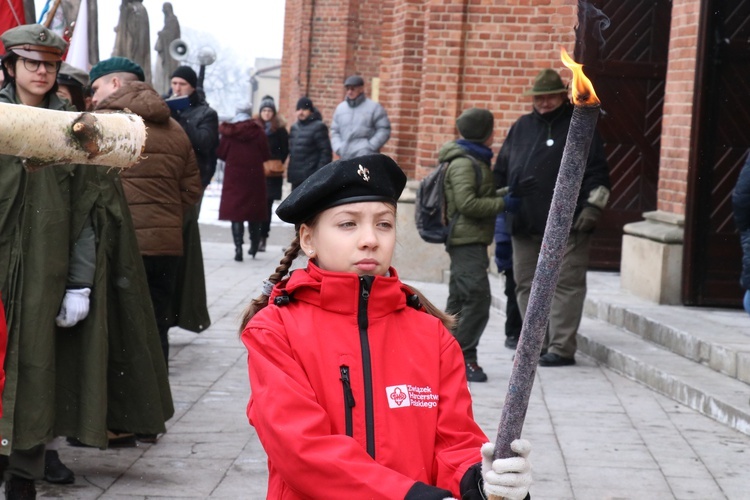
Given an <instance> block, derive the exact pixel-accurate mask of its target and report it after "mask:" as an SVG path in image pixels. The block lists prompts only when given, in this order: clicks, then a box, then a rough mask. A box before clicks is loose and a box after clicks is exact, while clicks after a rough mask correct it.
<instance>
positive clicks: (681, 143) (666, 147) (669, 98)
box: [657, 0, 700, 215]
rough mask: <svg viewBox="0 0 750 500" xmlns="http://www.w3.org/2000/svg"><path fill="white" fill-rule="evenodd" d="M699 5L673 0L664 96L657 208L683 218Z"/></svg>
mask: <svg viewBox="0 0 750 500" xmlns="http://www.w3.org/2000/svg"><path fill="white" fill-rule="evenodd" d="M699 13H700V2H696V1H694V0H674V2H673V3H672V28H671V34H670V42H669V62H668V65H667V82H666V91H665V96H664V118H663V121H662V136H661V154H660V160H659V161H660V163H659V190H658V197H657V208H658V209H659V210H663V211H665V212H670V213H674V214H679V215H684V214H685V196H686V193H687V177H688V156H689V154H690V133H691V124H692V116H693V94H694V85H695V65H696V57H697V47H698V21H699Z"/></svg>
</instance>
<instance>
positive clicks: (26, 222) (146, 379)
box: [0, 85, 174, 455]
mask: <svg viewBox="0 0 750 500" xmlns="http://www.w3.org/2000/svg"><path fill="white" fill-rule="evenodd" d="M0 102H8V103H14V102H16V98H15V94H14V88H13V86H12V85H9V86H6V87H5V88H4V89H3V90H2V91H0ZM47 102H48V104H47V107H48V108H49V109H56V110H65V109H66V107H65V104H64V103H63V102H62V101H60V100H59V99H58V98H57V97H56V96H55V95H53V94H50V95H49V96H48V98H47ZM110 175H116V174H106V169H105V168H104V167H92V166H83V165H63V166H54V167H47V168H44V169H42V170H39V171H36V172H31V173H29V172H26V171H25V170H24V168H23V166H22V164H21V161H20V160H19V159H18V158H15V157H10V156H0V291H1V292H2V296H3V299H4V304H5V309H6V316H7V322H8V352H7V354H6V359H5V369H6V386H5V391H4V393H3V407H4V413H3V417H2V419H0V436H2V440H0V453H2V454H6V455H7V454H9V453H10V451H11V449H29V448H31V447H33V446H36V445H38V444H42V443H46V442H48V441H49V440H50V439H51V438H53V437H54V436H57V435H64V436H71V437H76V438H78V439H80V440H81V441H82V442H83V443H85V444H88V445H92V446H96V447H100V448H105V447H106V446H107V442H108V441H107V432H106V431H107V429H116V430H120V431H133V432H142V433H158V432H163V431H164V422H165V421H166V420H167V419H169V418H170V417H171V416H172V414H173V412H174V410H173V405H172V398H171V393H170V391H169V382H168V379H167V373H166V367H165V365H164V360H163V357H162V354H161V347H160V344H159V340H158V332H157V330H156V324H155V320H154V317H153V311H152V309H151V304H150V298H149V294H148V287H147V285H146V279H145V271H144V270H143V263H142V261H141V259H140V255H139V253H138V248H137V244H136V242H135V234H134V230H133V227H132V222H131V221H130V214H129V212H128V210H127V205H126V204H125V201H124V197H123V195H122V190H121V188H119V184H118V182H117V181H116V180H115V179H113V178H111V177H110ZM89 217H91V222H92V224H93V227H94V232H95V235H96V243H97V245H96V272H95V276H94V284H93V288H92V295H91V303H90V311H89V315H88V316H87V318H86V319H84V320H83V321H82V322H81V323H79V324H78V325H76V326H74V327H73V328H58V327H57V326H56V325H55V316H57V314H58V311H59V309H60V304H61V302H62V298H63V295H64V293H65V287H66V283H67V279H68V276H67V274H68V267H69V258H70V253H71V245H72V244H73V243H74V242H75V241H76V239H77V238H78V235H79V234H80V233H81V230H82V228H83V227H84V223H85V222H86V220H87V218H89ZM144 299H145V300H144Z"/></svg>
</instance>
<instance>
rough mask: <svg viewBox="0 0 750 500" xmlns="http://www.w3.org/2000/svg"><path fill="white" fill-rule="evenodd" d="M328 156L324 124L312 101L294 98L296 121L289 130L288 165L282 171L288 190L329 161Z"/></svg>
mask: <svg viewBox="0 0 750 500" xmlns="http://www.w3.org/2000/svg"><path fill="white" fill-rule="evenodd" d="M331 159H332V153H331V140H330V139H329V138H328V127H327V126H326V124H325V123H323V119H322V117H321V116H320V112H319V111H318V110H317V109H315V106H313V102H312V101H311V100H310V99H309V98H307V97H302V98H300V100H299V101H297V121H296V122H295V123H294V124H293V125H292V130H291V132H290V134H289V167H288V169H287V174H286V175H287V179H288V180H289V182H290V183H291V184H292V190H294V189H295V188H296V187H297V186H299V185H300V184H302V181H304V180H305V179H307V178H308V177H309V176H310V175H312V173H313V172H315V171H316V170H318V169H319V168H320V167H322V166H324V165H327V164H329V163H331Z"/></svg>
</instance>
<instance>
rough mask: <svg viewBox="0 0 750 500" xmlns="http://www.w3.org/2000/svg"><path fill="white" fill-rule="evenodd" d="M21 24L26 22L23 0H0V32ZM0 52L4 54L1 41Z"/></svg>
mask: <svg viewBox="0 0 750 500" xmlns="http://www.w3.org/2000/svg"><path fill="white" fill-rule="evenodd" d="M21 24H26V12H25V11H24V10H23V0H0V34H2V33H5V32H6V31H8V30H9V29H11V28H15V27H16V26H19V25H21ZM1 54H5V47H3V44H2V42H0V55H1Z"/></svg>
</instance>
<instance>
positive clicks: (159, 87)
mask: <svg viewBox="0 0 750 500" xmlns="http://www.w3.org/2000/svg"><path fill="white" fill-rule="evenodd" d="M161 11H162V12H163V13H164V28H162V30H161V31H160V32H159V34H158V36H157V38H156V45H155V46H154V50H156V52H157V53H158V56H157V58H156V68H155V69H154V88H155V89H156V91H157V92H159V93H160V94H166V93H167V92H168V91H169V80H170V77H171V76H172V73H174V70H176V69H177V66H179V65H180V61H177V60H175V59H174V58H173V57H172V56H171V55H170V54H169V45H170V44H171V43H172V42H173V41H174V40H177V39H178V38H180V22H179V21H178V20H177V16H175V15H174V10H173V9H172V4H171V3H170V2H164V5H162V8H161Z"/></svg>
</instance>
